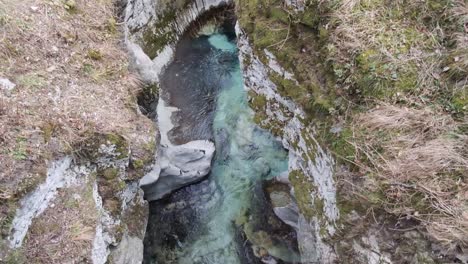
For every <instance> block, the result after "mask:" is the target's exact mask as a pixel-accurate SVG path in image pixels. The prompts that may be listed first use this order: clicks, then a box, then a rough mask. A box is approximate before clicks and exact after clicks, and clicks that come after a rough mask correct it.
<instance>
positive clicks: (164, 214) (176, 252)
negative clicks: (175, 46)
mask: <svg viewBox="0 0 468 264" xmlns="http://www.w3.org/2000/svg"><path fill="white" fill-rule="evenodd" d="M193 42H194V43H193V46H194V47H197V49H198V52H200V47H203V53H202V54H204V55H203V56H208V57H209V58H208V59H206V58H203V59H200V58H198V57H197V59H196V60H194V61H193V62H191V61H189V60H179V61H183V62H184V63H186V64H189V65H184V67H185V66H188V67H190V66H191V65H190V64H191V63H193V64H194V65H192V66H193V67H198V66H197V65H196V64H200V63H203V62H204V61H209V62H210V63H212V62H213V61H215V62H216V63H214V64H210V65H211V66H210V67H208V68H207V67H205V66H206V65H201V66H200V68H207V72H206V73H205V74H203V73H202V74H201V75H200V74H198V73H197V75H195V76H192V77H193V78H194V79H193V84H191V86H190V87H188V86H187V87H184V89H187V90H188V91H190V89H191V87H194V89H195V87H198V85H197V83H196V82H197V80H199V79H202V78H203V77H204V76H210V78H213V79H214V78H216V79H217V83H218V84H219V85H220V86H221V87H220V88H219V89H218V90H217V97H216V100H215V102H214V103H215V104H216V107H215V108H214V109H215V110H214V116H213V117H212V118H213V121H212V130H213V135H214V140H215V143H216V156H215V159H214V161H213V167H212V171H211V173H210V175H209V177H208V178H207V179H206V180H204V181H203V182H201V183H198V184H194V185H192V186H188V187H186V188H183V189H181V190H179V191H177V192H175V193H174V194H173V195H172V196H171V197H169V198H167V199H166V200H163V201H160V202H156V203H152V204H151V208H150V212H151V213H150V214H151V216H150V219H149V227H148V232H147V237H146V239H145V263H181V264H188V263H190V264H192V263H228V264H235V263H249V262H246V260H245V258H243V256H242V253H240V250H239V248H240V247H242V246H243V244H246V243H245V242H244V241H240V243H239V233H242V232H244V231H243V230H239V229H240V228H239V226H236V225H234V222H235V221H236V219H239V218H240V217H241V216H243V215H244V214H245V212H248V211H249V210H254V209H253V208H252V206H254V204H258V203H257V202H256V200H258V199H259V198H258V197H259V192H260V193H261V192H263V191H262V187H261V182H262V181H264V180H268V179H271V178H273V177H275V176H278V175H280V174H281V173H283V172H285V171H286V170H287V169H288V154H287V152H286V151H285V150H284V149H283V148H282V146H281V144H280V142H278V141H277V140H275V138H274V137H273V136H272V135H271V134H270V133H268V132H267V131H265V130H262V129H260V128H258V127H257V126H256V125H255V124H254V122H253V116H254V113H253V111H252V110H251V109H250V108H249V106H248V102H247V93H246V91H245V90H244V86H243V81H242V73H241V70H240V66H239V61H238V59H237V47H236V43H235V40H234V39H229V37H228V36H226V35H223V34H215V35H212V36H209V37H204V38H202V39H196V40H194V41H193ZM176 53H177V52H176ZM227 55H235V56H227ZM176 56H177V55H176ZM186 58H189V56H186ZM223 58H231V59H229V60H224V59H223ZM232 58H235V59H232ZM176 61H178V60H176ZM217 63H219V64H223V65H218V64H217ZM226 63H228V64H230V65H225V64H226ZM218 68H222V69H223V70H221V71H219V69H218ZM184 69H185V68H184ZM225 69H228V70H229V72H228V73H227V74H226V70H225ZM218 72H219V74H218ZM170 74H174V75H175V73H170ZM213 74H215V75H216V74H217V75H216V77H213ZM204 82H206V80H205V81H204ZM179 88H180V87H179ZM197 91H198V90H197ZM178 93H180V92H178ZM181 94H182V93H181ZM201 96H203V95H201ZM260 196H261V195H260ZM256 210H257V211H259V210H258V209H256ZM265 210H266V209H265ZM260 211H261V210H260ZM270 214H271V212H270ZM148 234H149V235H148ZM273 248H275V249H274V250H272V252H269V253H270V254H271V255H274V254H275V252H274V251H275V250H276V251H278V252H284V251H285V250H284V247H283V248H280V249H278V248H279V247H273ZM283 255H288V253H286V254H283ZM275 257H277V256H275ZM279 257H280V256H279Z"/></svg>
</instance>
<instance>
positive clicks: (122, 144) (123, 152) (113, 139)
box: [104, 134, 129, 159]
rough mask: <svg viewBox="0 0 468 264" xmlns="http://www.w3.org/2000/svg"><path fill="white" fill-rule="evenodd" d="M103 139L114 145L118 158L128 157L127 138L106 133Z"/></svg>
mask: <svg viewBox="0 0 468 264" xmlns="http://www.w3.org/2000/svg"><path fill="white" fill-rule="evenodd" d="M104 139H105V140H106V143H107V142H110V143H111V144H112V145H114V146H115V147H116V149H115V152H116V153H117V154H118V156H117V158H118V159H124V158H127V157H128V153H129V146H128V142H127V140H126V139H125V138H124V137H122V136H120V135H116V134H106V135H105V137H104Z"/></svg>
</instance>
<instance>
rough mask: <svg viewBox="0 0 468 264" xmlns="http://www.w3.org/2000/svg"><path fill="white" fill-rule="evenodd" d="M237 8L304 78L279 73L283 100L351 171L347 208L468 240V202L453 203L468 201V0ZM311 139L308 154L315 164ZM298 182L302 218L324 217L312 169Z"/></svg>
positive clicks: (262, 114) (262, 45)
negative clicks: (466, 216) (463, 184)
mask: <svg viewBox="0 0 468 264" xmlns="http://www.w3.org/2000/svg"><path fill="white" fill-rule="evenodd" d="M237 13H238V15H239V22H240V25H241V26H242V28H243V29H244V30H245V31H246V32H247V34H248V36H249V38H250V42H251V44H252V47H253V48H254V53H255V55H256V56H257V57H259V59H260V60H261V61H262V62H263V64H265V65H268V62H269V61H268V57H266V55H265V53H264V49H267V50H268V51H270V52H271V53H273V54H274V55H275V57H276V59H277V61H278V62H279V64H280V65H281V66H282V67H284V68H285V69H286V70H287V71H288V72H291V73H293V74H294V77H295V79H296V80H297V83H296V82H294V81H291V80H285V78H284V77H283V76H279V75H278V74H276V73H270V76H269V77H270V80H271V81H273V82H274V83H275V84H276V86H277V88H278V91H279V93H280V94H281V95H282V96H283V97H286V98H290V99H292V100H293V101H295V102H296V103H297V104H298V105H300V106H301V107H302V109H304V110H305V112H306V116H305V117H304V120H303V123H304V124H305V125H310V126H311V127H313V129H311V130H307V131H314V132H315V134H314V138H316V139H317V141H319V143H320V144H321V145H325V146H326V148H327V149H329V150H330V151H331V152H332V153H333V154H334V156H335V157H336V159H337V161H338V166H337V169H338V170H341V169H342V168H343V165H344V166H345V167H346V168H347V169H346V172H341V171H340V172H339V174H337V175H339V176H337V179H336V180H337V181H339V182H341V181H343V182H344V183H343V185H347V184H348V185H350V186H347V187H344V188H343V190H344V192H347V193H349V195H347V196H346V198H345V199H340V201H339V204H338V207H339V208H340V210H341V213H342V215H343V216H344V217H345V216H346V214H347V213H349V212H351V208H361V207H360V206H357V205H359V204H366V205H367V206H368V208H372V210H374V211H379V213H382V214H383V213H388V214H391V215H394V216H396V217H402V216H405V217H407V218H412V219H414V220H416V221H421V222H420V223H424V226H425V227H428V229H427V232H428V233H429V237H431V238H432V239H434V240H437V241H442V240H443V241H445V242H448V241H449V243H448V244H450V243H452V246H455V245H456V246H460V245H462V244H463V243H466V239H460V236H459V235H457V234H456V233H457V232H459V231H456V230H465V231H463V232H465V233H464V234H466V230H468V227H467V226H466V224H464V222H463V221H461V220H460V219H463V216H462V211H463V210H465V211H466V206H465V207H463V206H462V207H463V208H465V209H463V208H461V207H459V206H457V205H456V202H453V201H457V200H458V201H460V200H463V201H465V199H464V198H460V189H459V187H457V184H456V182H457V181H455V180H453V179H458V180H460V179H465V178H466V173H467V172H466V170H463V171H459V170H458V169H457V168H459V167H460V166H461V167H463V166H466V165H465V164H466V152H463V150H461V149H464V148H465V149H466V147H467V145H466V144H467V143H466V140H465V141H464V140H462V139H461V138H463V136H461V137H457V136H455V138H453V137H450V136H449V135H457V134H465V135H466V131H464V130H463V129H462V128H463V127H465V126H466V125H464V124H466V123H467V120H466V118H467V109H468V100H467V95H466V94H467V87H468V82H467V80H468V70H467V69H468V56H467V55H466V54H468V53H467V51H466V46H467V45H468V43H467V42H466V33H465V27H466V25H465V23H466V14H467V13H468V11H467V9H466V3H463V1H454V0H443V1H437V0H428V1H420V2H414V1H413V2H411V1H410V2H408V1H386V0H363V1H342V0H329V1H314V0H309V1H305V9H304V11H296V10H293V9H292V8H291V7H288V6H287V5H286V4H284V3H283V1H276V0H246V1H240V0H239V1H237ZM463 36H465V37H463ZM244 64H246V65H248V63H246V62H244ZM249 97H250V98H253V100H252V101H251V102H250V105H251V107H252V108H253V109H254V110H255V111H256V116H255V122H257V123H258V124H260V125H261V126H262V127H264V128H268V129H270V130H277V129H278V128H277V127H276V126H271V124H272V123H274V121H272V120H269V118H268V117H267V115H266V111H267V110H270V111H273V112H275V111H278V109H276V108H274V107H273V106H274V105H276V104H273V103H267V104H266V105H263V102H262V100H261V99H258V95H256V94H254V93H249ZM267 108H268V109H267ZM281 125H282V124H279V126H280V127H281ZM308 133H311V132H305V131H303V132H302V138H303V139H304V141H306V142H305V143H306V145H307V146H309V147H311V149H310V150H307V153H304V155H303V158H304V159H305V160H313V159H314V158H315V153H314V147H313V146H315V144H316V143H315V142H314V141H313V140H311V138H310V135H308ZM291 145H292V146H293V148H297V147H298V142H291ZM455 146H459V147H455ZM442 153H444V154H442ZM438 162H439V163H438ZM440 164H446V165H447V166H445V167H444V166H439V165H440ZM351 175H359V179H358V180H357V182H355V183H353V181H354V180H356V178H353V177H351ZM290 177H291V182H292V183H293V185H294V187H295V190H296V196H297V197H296V198H297V200H298V203H299V207H300V210H301V212H303V213H304V215H306V216H307V217H309V218H310V217H312V216H314V214H316V212H315V210H316V209H318V210H320V209H321V205H320V203H318V204H315V202H313V201H314V199H312V198H311V197H310V194H311V193H314V192H315V189H314V187H313V183H311V182H308V179H307V178H306V177H304V175H302V173H301V172H297V171H295V172H293V173H292V175H290ZM347 177H348V178H347ZM354 177H355V176H354ZM308 183H309V184H310V185H308ZM356 186H358V187H356ZM347 188H348V189H347ZM436 190H437V191H436ZM448 193H450V195H449V196H450V197H451V198H448V196H446V195H448ZM439 194H440V195H439ZM441 194H446V195H441ZM338 196H339V197H341V196H342V195H341V194H338ZM439 203H442V204H444V206H442V205H441V204H439ZM462 203H464V202H462ZM465 203H466V202H465ZM438 204H439V205H438ZM445 206H448V207H445ZM322 207H323V206H322ZM443 208H445V209H443ZM449 208H450V209H449ZM361 209H362V208H361ZM358 211H359V210H358ZM414 214H416V215H414ZM421 215H422V216H421ZM435 215H437V216H435ZM438 215H451V216H450V217H439V216H438ZM463 236H467V237H468V235H463Z"/></svg>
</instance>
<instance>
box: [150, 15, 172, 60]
mask: <svg viewBox="0 0 468 264" xmlns="http://www.w3.org/2000/svg"><path fill="white" fill-rule="evenodd" d="M176 15H177V13H176V9H175V8H169V9H168V10H167V11H166V12H165V13H164V14H163V15H160V16H158V19H157V22H156V23H154V25H151V26H149V27H147V28H146V29H145V30H144V31H143V32H142V36H143V39H142V41H143V43H142V47H143V51H144V52H145V53H146V54H147V55H148V56H149V57H150V58H151V59H154V58H155V57H156V56H157V55H158V54H159V52H161V51H162V50H163V49H164V47H166V45H168V44H171V43H173V42H174V41H175V40H176V33H175V32H174V29H172V28H171V27H170V25H171V23H172V22H173V21H175V19H176Z"/></svg>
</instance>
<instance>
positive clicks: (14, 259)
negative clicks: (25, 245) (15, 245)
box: [5, 249, 28, 264]
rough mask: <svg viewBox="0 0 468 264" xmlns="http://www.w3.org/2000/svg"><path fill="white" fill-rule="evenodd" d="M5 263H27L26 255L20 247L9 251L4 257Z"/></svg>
mask: <svg viewBox="0 0 468 264" xmlns="http://www.w3.org/2000/svg"><path fill="white" fill-rule="evenodd" d="M5 263H6V264H24V263H28V260H27V258H26V255H25V254H24V252H23V251H22V250H21V249H16V250H13V251H11V252H10V253H9V254H8V255H7V257H6V259H5Z"/></svg>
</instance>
